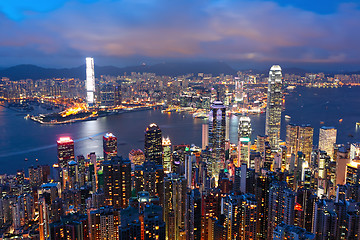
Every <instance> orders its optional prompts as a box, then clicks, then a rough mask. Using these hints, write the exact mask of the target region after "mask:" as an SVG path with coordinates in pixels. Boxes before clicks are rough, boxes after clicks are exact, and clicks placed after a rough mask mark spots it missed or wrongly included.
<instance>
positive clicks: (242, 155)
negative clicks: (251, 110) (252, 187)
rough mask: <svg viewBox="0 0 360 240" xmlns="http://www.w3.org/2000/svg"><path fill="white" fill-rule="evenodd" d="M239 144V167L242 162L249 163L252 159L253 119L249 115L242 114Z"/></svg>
mask: <svg viewBox="0 0 360 240" xmlns="http://www.w3.org/2000/svg"><path fill="white" fill-rule="evenodd" d="M238 136H239V145H238V165H237V166H238V167H240V165H241V163H246V164H248V166H250V165H249V159H250V144H251V140H250V137H251V120H250V118H249V117H245V116H242V117H240V119H239V129H238Z"/></svg>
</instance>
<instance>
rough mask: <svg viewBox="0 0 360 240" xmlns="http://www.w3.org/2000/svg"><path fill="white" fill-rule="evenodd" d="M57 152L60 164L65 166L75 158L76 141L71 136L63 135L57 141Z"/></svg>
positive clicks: (62, 166)
mask: <svg viewBox="0 0 360 240" xmlns="http://www.w3.org/2000/svg"><path fill="white" fill-rule="evenodd" d="M57 150H58V151H57V152H58V161H59V166H60V167H61V168H64V167H66V166H67V163H68V162H69V161H71V160H74V159H75V154H74V141H73V140H72V139H71V138H70V137H61V138H60V139H59V140H58V141H57Z"/></svg>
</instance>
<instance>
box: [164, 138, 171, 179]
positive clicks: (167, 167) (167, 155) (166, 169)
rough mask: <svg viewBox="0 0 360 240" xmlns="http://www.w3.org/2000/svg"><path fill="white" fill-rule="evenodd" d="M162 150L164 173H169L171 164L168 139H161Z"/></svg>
mask: <svg viewBox="0 0 360 240" xmlns="http://www.w3.org/2000/svg"><path fill="white" fill-rule="evenodd" d="M162 149H163V167H164V172H165V173H169V172H171V164H172V149H171V141H170V138H163V139H162Z"/></svg>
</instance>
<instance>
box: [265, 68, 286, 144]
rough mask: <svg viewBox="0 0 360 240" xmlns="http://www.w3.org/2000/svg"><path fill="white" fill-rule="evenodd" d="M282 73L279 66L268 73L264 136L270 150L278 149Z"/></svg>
mask: <svg viewBox="0 0 360 240" xmlns="http://www.w3.org/2000/svg"><path fill="white" fill-rule="evenodd" d="M281 87H282V73H281V67H280V66H279V65H273V66H272V67H271V68H270V72H269V81H268V92H267V106H266V123H265V134H266V135H268V136H269V142H270V145H271V148H272V149H274V150H277V149H278V148H279V139H280V126H281V110H282V92H281Z"/></svg>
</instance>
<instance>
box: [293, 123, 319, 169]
mask: <svg viewBox="0 0 360 240" xmlns="http://www.w3.org/2000/svg"><path fill="white" fill-rule="evenodd" d="M313 135H314V128H312V127H311V126H310V125H295V124H289V125H287V126H286V147H287V150H288V152H287V154H289V155H291V154H295V155H297V153H298V152H302V153H304V154H305V159H306V160H307V161H308V162H310V158H311V152H312V146H313Z"/></svg>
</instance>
